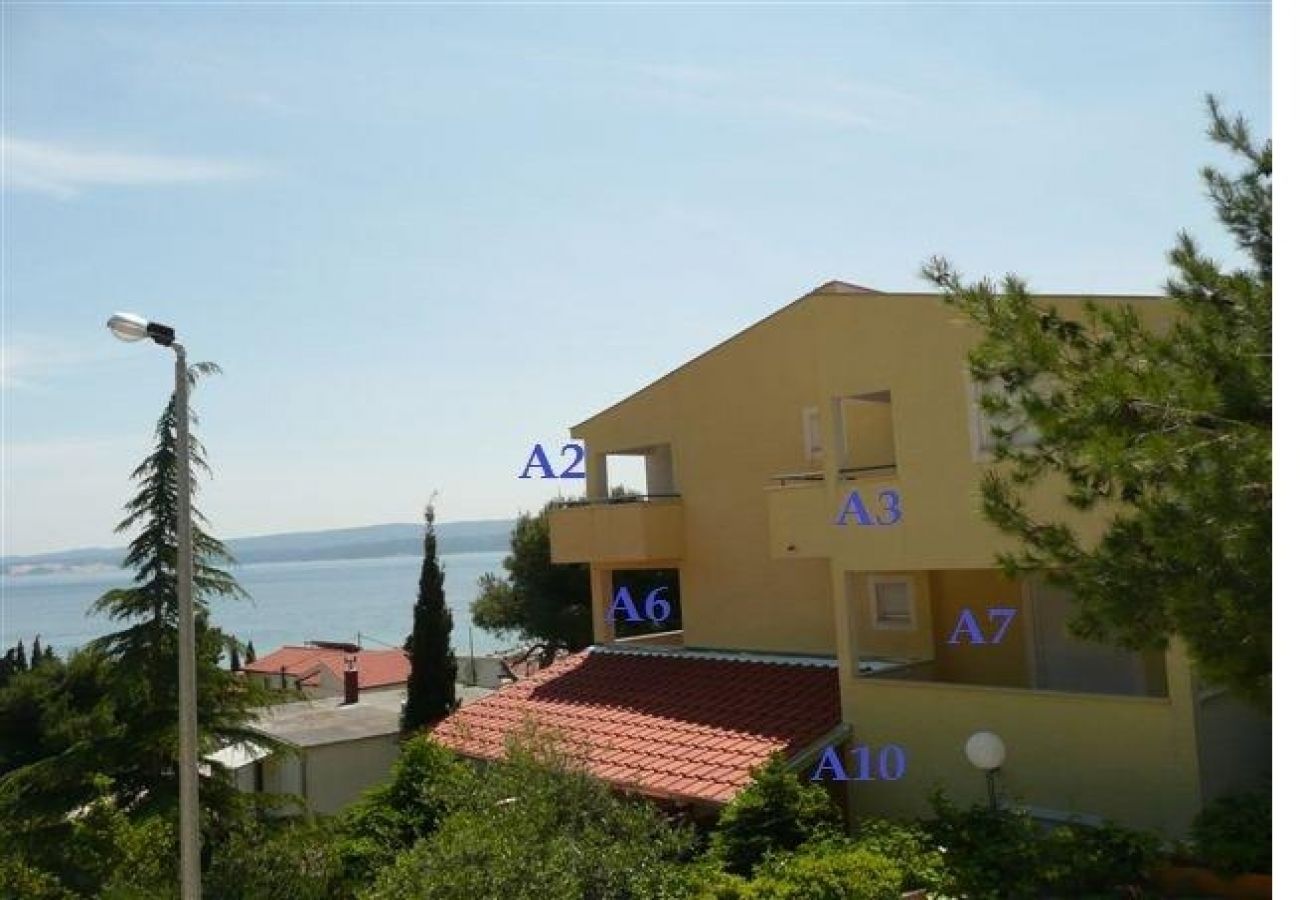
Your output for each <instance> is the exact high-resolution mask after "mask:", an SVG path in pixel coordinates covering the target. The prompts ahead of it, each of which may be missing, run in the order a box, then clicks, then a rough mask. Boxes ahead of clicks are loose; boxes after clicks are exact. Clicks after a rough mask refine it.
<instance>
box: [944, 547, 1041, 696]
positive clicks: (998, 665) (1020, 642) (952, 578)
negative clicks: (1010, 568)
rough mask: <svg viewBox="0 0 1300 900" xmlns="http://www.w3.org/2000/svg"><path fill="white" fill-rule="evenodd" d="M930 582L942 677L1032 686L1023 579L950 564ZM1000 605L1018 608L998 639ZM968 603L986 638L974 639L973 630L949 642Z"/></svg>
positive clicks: (1009, 685)
mask: <svg viewBox="0 0 1300 900" xmlns="http://www.w3.org/2000/svg"><path fill="white" fill-rule="evenodd" d="M930 584H931V586H932V587H931V593H930V596H931V598H932V599H933V603H934V645H935V647H936V648H938V652H937V653H936V660H935V661H936V670H937V674H938V677H939V678H940V679H941V680H943V681H958V682H963V683H967V684H986V685H1001V686H1004V687H1029V686H1030V685H1031V682H1030V673H1029V641H1028V637H1027V634H1026V628H1025V616H1024V603H1023V594H1024V592H1023V589H1022V587H1021V585H1020V583H1019V582H1016V581H1013V580H1011V579H1009V578H1007V577H1006V576H1005V575H1003V574H1002V573H1001V572H999V571H997V570H995V569H950V570H942V571H937V572H932V573H931V575H930ZM995 606H996V607H1002V608H1011V609H1015V610H1016V615H1015V616H1014V617H1013V618H1012V619H1011V622H1010V624H1009V626H1008V627H1007V630H1006V632H1005V633H1004V634H1003V635H1002V640H1001V641H999V642H998V643H996V644H995V643H993V638H994V637H995V636H996V635H997V632H998V630H999V628H1000V626H999V625H998V624H997V623H996V622H994V620H992V619H991V618H990V617H989V614H988V610H989V608H990V607H995ZM964 609H969V610H970V611H971V615H972V617H973V618H974V620H975V623H976V624H977V625H978V626H979V628H980V632H981V635H982V637H983V638H984V640H985V642H984V643H983V644H975V643H973V642H971V641H970V640H968V639H967V636H968V632H967V631H963V633H962V634H961V635H959V636H958V637H959V638H960V640H959V641H958V643H956V644H950V643H948V640H949V638H951V637H953V631H954V630H955V628H956V626H957V623H958V618H959V616H960V615H961V611H962V610H964Z"/></svg>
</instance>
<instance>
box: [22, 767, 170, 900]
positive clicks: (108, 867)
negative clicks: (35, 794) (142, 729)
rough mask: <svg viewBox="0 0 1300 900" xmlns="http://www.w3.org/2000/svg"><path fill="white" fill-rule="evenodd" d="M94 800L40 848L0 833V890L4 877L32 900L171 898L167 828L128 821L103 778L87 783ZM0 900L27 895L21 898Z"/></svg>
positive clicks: (150, 820) (150, 821)
mask: <svg viewBox="0 0 1300 900" xmlns="http://www.w3.org/2000/svg"><path fill="white" fill-rule="evenodd" d="M89 780H90V782H91V788H92V790H93V792H94V797H93V798H92V799H91V800H90V801H89V802H87V803H86V804H85V805H84V806H83V807H82V808H80V809H78V810H77V811H76V813H74V814H73V815H71V816H69V817H67V818H65V819H64V820H63V822H62V823H61V827H60V828H59V829H58V830H57V832H54V831H51V832H49V833H48V834H47V835H46V836H47V838H49V840H47V841H46V842H45V843H39V842H34V841H31V840H25V839H24V837H23V836H20V835H15V834H14V833H12V832H10V831H7V830H6V831H5V832H4V833H0V859H3V860H5V861H6V862H5V863H4V864H0V871H4V872H5V873H6V874H0V887H2V886H4V884H5V881H4V879H5V878H6V877H9V878H14V879H17V878H22V879H25V880H27V881H30V882H31V885H30V891H31V893H32V895H33V896H37V897H45V896H49V897H65V896H66V897H96V898H102V900H128V898H129V900H146V898H154V897H159V898H162V897H167V896H169V895H170V894H174V893H175V878H176V874H175V860H176V853H177V849H176V848H177V844H176V840H175V834H174V829H173V828H172V826H171V823H170V822H168V821H166V820H164V819H161V818H158V817H156V816H150V817H145V818H140V819H138V820H135V821H133V820H132V819H130V818H128V816H127V815H126V813H125V812H124V811H123V810H122V809H121V808H120V807H119V806H118V805H117V802H116V800H115V799H114V797H113V791H112V785H111V783H110V782H109V781H108V779H107V778H105V777H103V776H94V777H93V778H91V779H89ZM0 896H3V897H8V896H24V897H25V896H27V894H26V893H15V894H12V895H10V894H6V893H4V892H3V891H2V890H0Z"/></svg>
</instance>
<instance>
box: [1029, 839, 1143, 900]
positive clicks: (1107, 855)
mask: <svg viewBox="0 0 1300 900" xmlns="http://www.w3.org/2000/svg"><path fill="white" fill-rule="evenodd" d="M1041 853H1042V860H1043V861H1042V863H1041V865H1040V868H1039V877H1040V878H1041V879H1042V883H1043V884H1044V885H1045V886H1046V887H1047V888H1048V889H1049V890H1050V891H1051V893H1052V895H1053V896H1056V897H1079V896H1089V895H1094V894H1096V893H1101V892H1105V891H1111V890H1114V889H1116V888H1118V887H1123V886H1128V885H1139V884H1142V883H1144V882H1146V881H1147V879H1149V878H1150V876H1151V870H1152V868H1153V867H1154V866H1155V864H1156V862H1157V860H1158V859H1159V856H1160V841H1159V839H1157V838H1156V837H1155V835H1152V834H1148V833H1146V832H1140V831H1132V830H1130V829H1127V828H1121V827H1120V826H1118V825H1114V824H1109V823H1108V824H1104V825H1098V826H1088V825H1074V824H1071V825H1062V826H1060V827H1057V828H1054V829H1052V831H1050V832H1049V833H1048V834H1046V835H1045V836H1044V837H1043V839H1042V845H1041Z"/></svg>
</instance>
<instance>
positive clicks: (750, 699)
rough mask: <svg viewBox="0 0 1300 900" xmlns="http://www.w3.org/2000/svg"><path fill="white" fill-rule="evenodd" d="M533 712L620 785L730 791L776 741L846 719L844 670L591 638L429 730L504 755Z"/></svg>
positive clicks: (679, 792) (801, 738)
mask: <svg viewBox="0 0 1300 900" xmlns="http://www.w3.org/2000/svg"><path fill="white" fill-rule="evenodd" d="M529 722H531V723H536V725H537V726H538V727H540V728H542V729H545V730H551V729H553V730H554V731H556V732H557V733H558V734H559V735H560V737H561V741H562V745H563V747H564V749H565V750H566V751H567V752H568V753H569V754H571V755H572V756H573V757H575V758H577V759H578V760H580V761H581V762H582V763H583V764H584V765H585V766H586V768H587V769H588V771H590V772H591V773H592V774H593V775H595V776H597V777H598V778H601V779H602V780H604V781H607V782H609V783H611V784H613V785H615V786H616V787H619V788H622V789H625V790H630V791H634V792H636V793H640V794H647V795H650V796H657V797H670V798H676V799H685V800H703V801H710V802H714V803H725V802H726V801H728V800H730V799H731V798H732V797H733V796H735V795H736V793H737V792H738V791H739V790H740V789H741V788H742V787H743V786H744V785H745V784H746V783H747V782H748V781H749V769H750V768H751V767H752V766H755V765H758V764H760V763H762V762H763V760H765V759H766V758H767V757H768V755H769V754H771V753H772V752H773V751H775V750H780V751H782V752H784V753H786V754H787V755H794V754H795V753H798V752H799V751H801V750H803V749H805V748H806V747H808V746H809V745H810V744H812V743H813V742H814V741H816V740H817V739H818V738H821V737H823V736H825V735H826V734H827V733H828V732H830V731H832V730H833V729H834V728H835V727H836V726H837V725H839V723H840V690H839V680H838V677H837V675H836V670H835V669H834V668H833V667H829V666H819V665H808V664H797V663H796V664H790V663H784V662H755V661H750V660H733V659H720V658H701V657H699V656H691V655H685V654H683V655H671V654H665V653H638V652H635V651H610V650H604V649H601V648H593V649H592V650H586V651H583V652H582V653H578V654H575V655H573V656H570V657H568V658H567V659H564V660H561V661H559V662H557V663H555V664H554V665H552V666H551V667H550V668H548V669H545V670H543V671H542V672H540V673H539V674H537V675H536V676H534V677H532V678H529V679H527V680H525V681H521V682H519V683H518V684H512V685H509V686H507V687H503V688H502V689H501V690H499V691H497V692H496V693H495V694H493V695H491V696H489V697H485V698H484V699H482V700H479V701H478V702H477V703H474V704H472V705H469V706H465V707H462V708H461V709H459V710H457V711H456V712H455V713H453V714H452V715H451V716H449V717H448V718H446V719H444V720H443V721H442V722H440V723H439V724H438V725H437V726H435V727H434V729H433V730H432V732H431V736H432V738H433V739H434V740H436V741H438V742H439V743H441V744H444V745H446V746H447V747H450V748H451V749H453V750H455V751H456V752H457V753H461V754H463V755H465V756H472V757H477V758H480V759H500V758H501V757H502V756H504V755H505V739H506V736H507V735H508V734H510V733H511V732H514V731H516V730H517V729H519V728H520V727H521V726H523V725H524V724H525V723H529Z"/></svg>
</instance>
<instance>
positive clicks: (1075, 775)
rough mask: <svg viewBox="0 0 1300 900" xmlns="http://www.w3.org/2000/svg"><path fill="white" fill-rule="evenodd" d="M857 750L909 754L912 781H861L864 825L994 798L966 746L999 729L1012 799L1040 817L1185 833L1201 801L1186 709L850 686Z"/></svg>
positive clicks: (855, 797)
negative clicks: (941, 796) (936, 797)
mask: <svg viewBox="0 0 1300 900" xmlns="http://www.w3.org/2000/svg"><path fill="white" fill-rule="evenodd" d="M841 691H842V697H843V705H844V716H845V721H848V722H850V723H852V725H853V729H854V736H853V744H855V745H856V744H861V743H865V744H868V745H870V746H872V747H873V748H878V747H880V746H881V745H884V744H897V745H899V746H900V747H902V748H903V749H904V751H905V753H906V758H907V772H906V774H905V776H904V777H903V778H902V779H900V780H898V781H894V782H883V781H879V780H877V781H872V782H853V783H852V784H851V790H850V794H849V796H850V801H851V810H852V812H853V814H854V816H855V817H861V816H867V815H871V816H880V815H885V816H909V817H910V816H917V815H924V814H926V813H927V812H928V809H929V806H928V799H927V798H928V795H929V792H930V791H931V790H932V789H933V788H934V787H935V786H941V787H943V788H944V789H945V790H946V791H947V792H948V793H949V794H950V796H952V797H953V798H954V799H956V800H958V801H959V802H963V803H973V802H980V801H982V800H983V798H984V796H985V782H984V776H983V774H982V773H981V772H980V771H978V770H976V769H975V768H973V767H972V766H971V765H970V763H969V762H967V760H966V758H965V752H964V747H965V742H966V739H967V738H968V737H969V736H970V735H971V734H972V733H974V732H976V731H981V730H990V731H993V732H995V733H997V734H998V735H999V736H1000V737H1001V738H1002V739H1003V741H1004V742H1005V743H1006V746H1007V759H1006V762H1005V764H1004V766H1003V770H1002V773H1001V776H1000V777H1001V787H1002V790H1003V793H1004V796H1006V797H1008V798H1011V799H1016V800H1020V801H1023V802H1026V803H1028V804H1029V805H1031V806H1035V807H1037V808H1039V809H1042V810H1046V811H1051V812H1057V813H1063V814H1070V813H1077V814H1084V815H1099V816H1103V817H1106V818H1111V819H1114V820H1116V821H1119V822H1123V823H1126V824H1128V825H1132V826H1137V827H1144V828H1154V829H1157V830H1160V831H1163V832H1165V833H1167V834H1170V835H1180V834H1183V833H1184V832H1185V830H1186V829H1187V827H1188V826H1189V824H1190V822H1191V819H1192V817H1193V816H1194V815H1195V814H1196V811H1197V809H1198V808H1199V803H1200V796H1201V795H1200V786H1199V783H1198V778H1197V772H1198V769H1197V760H1196V745H1195V741H1194V738H1193V734H1192V731H1191V718H1190V710H1189V709H1188V708H1187V704H1186V702H1185V700H1178V699H1172V698H1171V699H1151V698H1145V697H1100V696H1091V695H1087V696H1085V695H1078V694H1051V693H1040V692H1034V691H1022V690H1013V689H1005V688H987V687H973V686H966V685H952V684H930V683H924V682H908V681H885V680H878V679H856V678H855V679H850V678H845V679H842V684H841Z"/></svg>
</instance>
